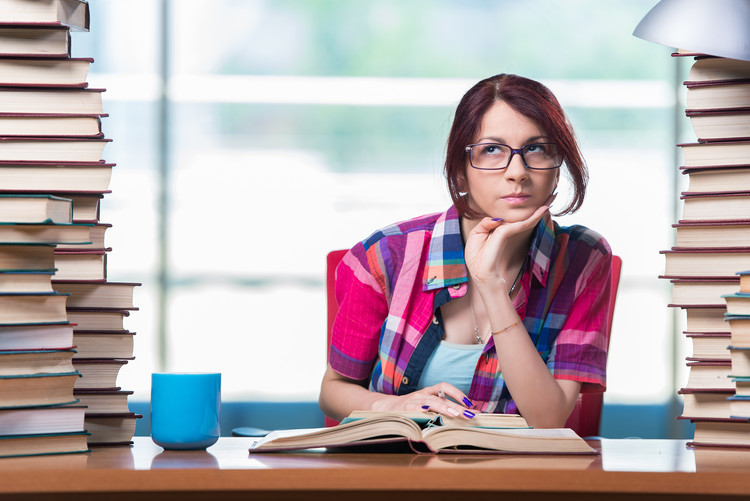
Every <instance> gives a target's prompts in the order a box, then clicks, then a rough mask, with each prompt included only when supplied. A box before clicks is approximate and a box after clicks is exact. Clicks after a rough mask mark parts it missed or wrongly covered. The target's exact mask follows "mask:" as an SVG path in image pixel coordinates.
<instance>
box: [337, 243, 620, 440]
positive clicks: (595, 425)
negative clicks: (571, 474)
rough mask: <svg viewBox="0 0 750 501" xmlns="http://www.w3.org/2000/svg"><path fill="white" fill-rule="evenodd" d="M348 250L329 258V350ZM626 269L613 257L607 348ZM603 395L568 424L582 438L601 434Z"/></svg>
mask: <svg viewBox="0 0 750 501" xmlns="http://www.w3.org/2000/svg"><path fill="white" fill-rule="evenodd" d="M346 252H347V251H346V250H345V249H343V250H342V249H339V250H334V251H331V252H329V253H328V255H327V256H326V299H327V305H328V344H327V346H328V349H330V346H331V332H332V330H333V321H334V319H335V318H336V313H337V312H338V309H339V305H338V303H337V302H336V294H335V285H336V266H338V264H339V262H340V261H341V258H343V257H344V254H346ZM621 268H622V259H621V258H620V257H619V256H613V257H612V296H611V298H610V301H609V323H608V326H609V328H608V330H607V347H609V338H610V335H611V333H612V319H613V318H614V314H615V301H616V300H617V289H618V288H619V285H620V270H621ZM602 406H603V393H601V392H597V393H580V394H579V395H578V400H577V401H576V405H575V407H574V408H573V412H571V414H570V417H569V418H568V421H567V422H566V423H565V426H566V427H567V428H572V429H573V430H575V432H576V433H578V435H580V436H582V437H594V436H598V435H599V426H600V423H601V419H602ZM325 422H326V426H333V425H336V424H337V421H335V420H333V419H331V418H329V417H328V416H326V419H325Z"/></svg>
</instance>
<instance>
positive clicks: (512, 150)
mask: <svg viewBox="0 0 750 501" xmlns="http://www.w3.org/2000/svg"><path fill="white" fill-rule="evenodd" d="M491 145H497V146H505V147H506V148H508V149H509V150H510V156H509V157H508V163H507V164H505V167H494V168H489V167H477V166H476V165H474V163H473V162H472V161H471V150H472V148H474V147H475V146H491ZM543 145H552V146H555V147H557V143H529V144H526V145H524V146H522V147H521V148H511V147H510V145H507V144H503V143H475V144H469V145H467V146H466V153H468V154H469V164H470V165H471V166H472V167H473V168H475V169H478V170H505V169H507V168H508V166H509V165H510V163H511V162H512V161H513V155H515V154H518V155H520V156H521V160H522V161H523V165H524V167H526V168H527V169H531V170H553V169H559V168H560V167H562V164H563V161H562V160H560V163H559V164H558V165H556V166H554V167H541V168H540V167H532V166H530V165H529V164H528V163H527V162H526V158H525V157H524V156H523V150H525V149H526V148H528V147H529V146H543Z"/></svg>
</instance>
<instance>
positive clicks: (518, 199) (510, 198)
mask: <svg viewBox="0 0 750 501" xmlns="http://www.w3.org/2000/svg"><path fill="white" fill-rule="evenodd" d="M529 198H531V195H524V194H523V193H518V194H513V195H507V196H504V197H503V200H505V201H506V202H507V203H509V204H511V205H518V204H522V203H524V202H525V201H526V200H528V199H529Z"/></svg>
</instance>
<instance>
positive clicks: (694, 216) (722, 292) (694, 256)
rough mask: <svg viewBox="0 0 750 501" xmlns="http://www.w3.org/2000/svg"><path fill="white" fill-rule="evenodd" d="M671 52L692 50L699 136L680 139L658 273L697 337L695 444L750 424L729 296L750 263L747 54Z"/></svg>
mask: <svg viewBox="0 0 750 501" xmlns="http://www.w3.org/2000/svg"><path fill="white" fill-rule="evenodd" d="M675 55H679V56H691V57H694V58H695V60H694V63H693V65H692V67H691V68H690V72H689V75H688V79H687V81H686V82H685V83H684V84H685V87H686V88H687V94H686V97H687V109H686V115H687V116H688V117H689V118H690V121H691V124H692V127H693V130H694V132H695V135H696V136H697V141H696V142H693V143H688V144H680V145H678V146H679V147H680V148H681V150H682V153H683V158H684V162H683V165H682V166H681V167H680V169H681V171H682V173H683V174H684V175H686V176H688V186H687V191H684V192H683V193H682V194H681V197H680V199H681V200H682V218H681V219H680V220H679V221H678V222H677V223H676V224H674V225H673V227H674V228H675V232H676V239H675V246H674V247H673V248H672V249H670V250H667V251H662V253H663V254H664V255H665V262H666V263H665V264H666V266H665V273H664V275H663V276H662V278H666V279H669V280H670V281H671V283H672V302H671V304H670V306H671V307H679V308H681V309H682V310H684V311H685V315H686V316H685V320H686V321H685V332H684V334H685V336H687V337H688V338H689V339H690V340H691V342H692V347H693V353H692V356H690V357H688V359H687V366H688V368H689V371H688V372H689V376H688V381H687V384H686V385H685V387H684V388H682V389H681V390H680V392H679V393H680V394H682V395H683V399H684V406H683V412H682V415H681V416H680V417H679V418H680V419H690V420H691V421H692V422H693V423H694V424H695V432H694V437H693V441H692V442H691V443H692V444H693V445H697V446H699V445H708V444H715V443H716V440H714V439H712V437H715V436H716V434H717V431H718V432H719V435H721V433H723V431H725V430H726V431H728V430H733V431H734V430H737V429H744V430H745V432H744V433H745V434H748V433H749V432H750V420H749V419H747V418H745V419H740V418H737V417H735V414H734V413H733V411H732V409H731V405H730V401H731V400H728V399H730V398H734V396H735V391H736V388H735V383H734V381H733V380H732V378H731V377H730V376H731V375H732V371H733V370H734V369H733V367H732V362H733V359H734V357H733V354H732V351H731V350H730V348H729V347H730V344H732V343H733V339H732V333H731V331H730V324H729V323H728V322H727V321H726V320H725V315H726V313H727V305H726V302H725V298H724V296H727V295H732V294H735V293H736V292H737V291H738V289H739V284H740V280H739V276H738V275H737V273H738V271H739V270H743V269H748V268H750V62H748V61H739V60H733V59H727V58H722V57H713V56H708V55H705V54H691V53H689V52H686V51H680V52H678V53H677V54H675ZM748 375H750V372H749V373H748ZM748 444H750V441H748Z"/></svg>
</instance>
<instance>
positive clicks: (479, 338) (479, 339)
mask: <svg viewBox="0 0 750 501" xmlns="http://www.w3.org/2000/svg"><path fill="white" fill-rule="evenodd" d="M522 273H523V265H521V268H520V269H519V270H518V274H517V275H516V278H515V280H513V285H511V286H510V290H509V291H508V295H509V296H510V295H511V294H513V291H514V290H516V285H518V280H519V279H520V278H521V274H522ZM468 292H469V307H470V308H471V320H472V321H473V322H474V336H475V337H476V338H477V344H484V341H483V340H482V336H480V335H479V327H477V316H476V314H474V301H472V300H471V288H469V291H468ZM491 332H492V328H489V329H487V334H489V333H491Z"/></svg>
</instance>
